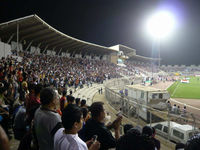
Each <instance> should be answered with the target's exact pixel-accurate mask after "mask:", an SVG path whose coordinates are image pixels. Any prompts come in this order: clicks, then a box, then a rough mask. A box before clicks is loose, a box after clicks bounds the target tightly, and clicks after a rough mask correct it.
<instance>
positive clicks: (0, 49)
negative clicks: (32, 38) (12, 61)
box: [0, 42, 12, 58]
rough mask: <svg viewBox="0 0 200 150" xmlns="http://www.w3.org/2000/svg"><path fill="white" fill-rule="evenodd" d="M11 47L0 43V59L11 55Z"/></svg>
mask: <svg viewBox="0 0 200 150" xmlns="http://www.w3.org/2000/svg"><path fill="white" fill-rule="evenodd" d="M11 54H12V53H11V45H9V44H6V43H3V42H0V58H2V57H7V56H8V55H11Z"/></svg>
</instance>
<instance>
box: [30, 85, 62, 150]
mask: <svg viewBox="0 0 200 150" xmlns="http://www.w3.org/2000/svg"><path fill="white" fill-rule="evenodd" d="M40 101H41V107H40V108H38V109H37V111H36V112H35V116H34V126H35V133H36V137H37V140H38V144H39V148H40V150H53V149H54V145H53V143H54V142H53V137H54V134H55V132H56V131H57V130H58V129H59V128H60V127H61V117H60V115H59V114H58V113H57V112H56V104H57V103H58V99H57V95H56V92H55V91H54V90H53V89H51V88H44V89H43V90H42V91H41V94H40Z"/></svg>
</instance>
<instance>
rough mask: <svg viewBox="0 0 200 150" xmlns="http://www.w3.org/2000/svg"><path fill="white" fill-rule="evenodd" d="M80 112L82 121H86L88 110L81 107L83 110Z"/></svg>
mask: <svg viewBox="0 0 200 150" xmlns="http://www.w3.org/2000/svg"><path fill="white" fill-rule="evenodd" d="M81 111H82V113H83V119H84V121H86V120H87V118H88V116H89V110H88V109H87V108H85V107H83V108H81Z"/></svg>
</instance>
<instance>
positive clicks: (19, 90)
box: [0, 53, 196, 150]
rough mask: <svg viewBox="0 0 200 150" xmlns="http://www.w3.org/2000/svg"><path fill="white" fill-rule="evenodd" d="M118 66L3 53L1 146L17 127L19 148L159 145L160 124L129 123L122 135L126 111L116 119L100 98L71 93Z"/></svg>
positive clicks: (141, 149)
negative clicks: (155, 126)
mask: <svg viewBox="0 0 200 150" xmlns="http://www.w3.org/2000/svg"><path fill="white" fill-rule="evenodd" d="M115 67H116V65H114V64H111V63H108V62H104V61H101V60H87V59H83V58H62V57H53V56H44V55H30V54H26V53H24V56H23V60H22V61H21V62H19V61H17V59H14V58H12V57H7V58H2V59H1V60H0V125H1V126H0V149H4V150H8V149H9V145H8V144H9V140H8V139H11V138H12V137H11V133H12V131H13V132H14V138H15V139H16V140H19V141H20V144H19V147H18V150H33V149H34V150H38V149H40V150H66V149H67V150H88V149H89V150H98V149H100V150H107V149H111V148H114V149H117V150H155V149H157V150H159V149H160V142H159V141H158V140H157V139H156V138H155V129H153V128H151V127H148V126H145V127H143V129H140V128H139V127H133V126H132V125H130V126H124V134H123V135H121V134H120V126H121V125H122V120H123V117H122V115H118V116H116V118H113V120H114V121H111V120H110V118H109V117H108V113H107V112H106V111H105V107H104V103H102V102H101V101H99V102H94V103H92V105H91V106H88V105H87V101H86V100H84V99H82V100H81V99H80V98H76V97H73V92H72V91H70V92H69V93H68V92H67V88H68V87H71V86H74V87H75V89H76V88H77V87H80V88H82V87H83V86H85V85H86V86H87V85H89V84H92V82H96V83H102V82H103V81H104V80H106V79H110V78H117V77H119V72H118V70H117V69H116V68H115ZM99 93H102V89H100V91H99ZM108 120H109V121H108ZM4 131H5V132H4ZM194 139H195V140H196V138H194ZM190 143H193V142H192V140H191V142H190ZM195 144H196V143H195ZM188 147H189V146H188ZM188 150H190V149H188ZM194 150H195V149H194Z"/></svg>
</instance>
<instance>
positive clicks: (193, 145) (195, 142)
mask: <svg viewBox="0 0 200 150" xmlns="http://www.w3.org/2000/svg"><path fill="white" fill-rule="evenodd" d="M199 147H200V133H199V134H197V135H194V136H193V137H191V138H190V139H189V140H188V141H187V143H186V146H185V150H199Z"/></svg>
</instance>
